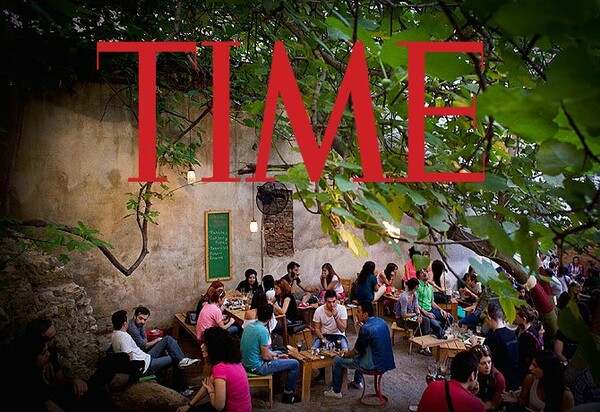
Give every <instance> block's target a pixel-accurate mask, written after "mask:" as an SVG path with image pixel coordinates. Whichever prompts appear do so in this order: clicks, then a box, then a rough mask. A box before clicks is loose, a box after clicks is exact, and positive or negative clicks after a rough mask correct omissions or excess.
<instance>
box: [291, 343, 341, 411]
mask: <svg viewBox="0 0 600 412" xmlns="http://www.w3.org/2000/svg"><path fill="white" fill-rule="evenodd" d="M288 355H289V356H290V358H293V359H296V360H297V361H298V362H300V369H301V370H302V403H309V402H310V386H311V383H312V370H313V369H319V368H325V384H326V385H330V383H331V381H332V373H333V359H334V358H335V357H336V356H337V353H336V352H328V351H321V352H320V354H319V355H312V354H311V353H310V351H309V350H303V351H301V352H298V350H297V349H292V350H290V351H289V352H288ZM321 356H322V357H323V358H322V359H321ZM347 375H348V374H347V373H344V374H343V376H342V394H344V395H345V394H346V393H347V392H348V376H347Z"/></svg>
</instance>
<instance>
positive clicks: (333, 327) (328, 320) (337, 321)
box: [312, 290, 348, 350]
mask: <svg viewBox="0 0 600 412" xmlns="http://www.w3.org/2000/svg"><path fill="white" fill-rule="evenodd" d="M347 322H348V313H347V311H346V307H345V306H344V305H340V304H339V303H338V302H337V298H336V294H335V292H334V291H333V290H328V291H326V292H325V304H324V305H321V306H319V307H318V308H317V309H316V310H315V313H314V315H313V326H314V332H315V335H317V337H316V339H315V340H314V342H313V345H312V347H313V348H320V347H321V346H322V345H323V344H325V343H327V342H332V343H333V344H335V346H336V347H337V348H338V349H343V350H346V349H348V339H346V326H347Z"/></svg>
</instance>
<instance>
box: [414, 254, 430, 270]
mask: <svg viewBox="0 0 600 412" xmlns="http://www.w3.org/2000/svg"><path fill="white" fill-rule="evenodd" d="M412 259H413V263H414V264H415V269H417V270H421V269H425V268H426V267H427V266H429V262H431V259H429V258H428V257H427V256H421V255H414V256H413V257H412Z"/></svg>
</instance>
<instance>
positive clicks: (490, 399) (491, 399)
mask: <svg viewBox="0 0 600 412" xmlns="http://www.w3.org/2000/svg"><path fill="white" fill-rule="evenodd" d="M470 351H471V352H472V353H474V354H475V356H477V359H479V367H478V371H479V375H478V376H477V384H478V386H477V388H476V389H477V390H474V391H473V393H475V394H476V395H477V397H478V398H479V399H481V400H482V401H483V402H484V404H485V409H486V410H487V411H497V410H498V409H499V408H500V404H501V403H502V393H503V392H504V389H506V381H505V380H504V376H503V375H502V374H501V373H500V371H499V370H498V369H496V368H495V367H494V365H492V352H491V351H490V348H488V347H487V346H485V345H475V346H473V347H472V348H471V349H470Z"/></svg>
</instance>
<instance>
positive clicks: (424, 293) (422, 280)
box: [417, 270, 454, 339]
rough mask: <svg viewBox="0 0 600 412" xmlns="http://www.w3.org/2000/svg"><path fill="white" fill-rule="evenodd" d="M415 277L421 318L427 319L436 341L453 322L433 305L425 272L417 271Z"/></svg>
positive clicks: (447, 314) (438, 307)
mask: <svg viewBox="0 0 600 412" xmlns="http://www.w3.org/2000/svg"><path fill="white" fill-rule="evenodd" d="M417 276H418V278H419V293H417V296H418V298H419V307H420V308H421V314H422V315H423V317H427V318H429V325H430V326H431V332H433V334H435V336H436V337H437V338H438V339H441V338H443V337H444V332H445V330H446V328H447V327H448V326H450V325H451V324H452V323H453V322H454V317H452V315H451V314H450V313H448V312H446V311H445V310H444V309H442V308H440V306H439V305H438V304H437V303H435V301H434V299H433V286H431V285H430V284H429V282H428V281H427V280H428V274H427V272H426V271H423V270H417Z"/></svg>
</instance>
